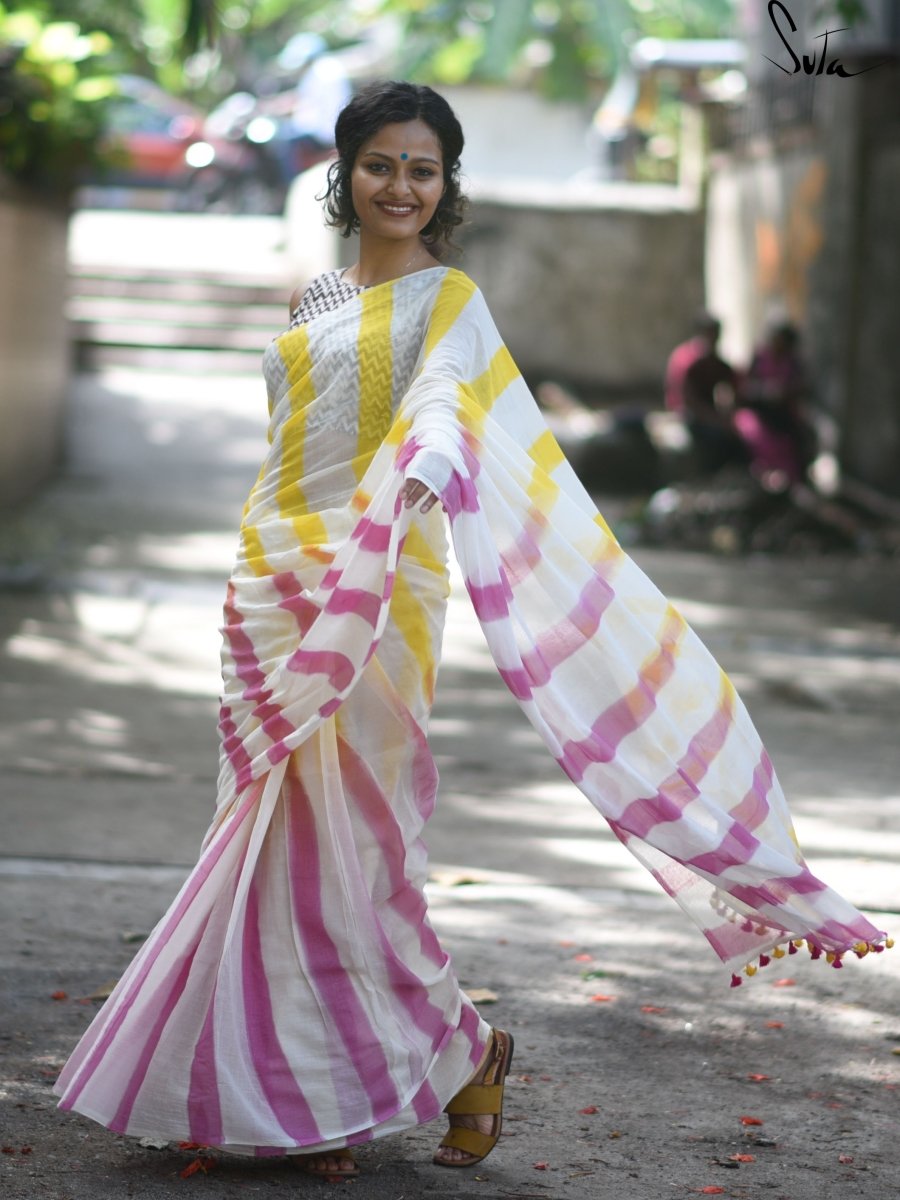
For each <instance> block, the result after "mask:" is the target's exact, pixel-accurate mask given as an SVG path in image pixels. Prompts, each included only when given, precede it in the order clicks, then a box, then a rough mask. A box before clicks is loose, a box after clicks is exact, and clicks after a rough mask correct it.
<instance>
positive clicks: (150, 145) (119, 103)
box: [90, 75, 204, 188]
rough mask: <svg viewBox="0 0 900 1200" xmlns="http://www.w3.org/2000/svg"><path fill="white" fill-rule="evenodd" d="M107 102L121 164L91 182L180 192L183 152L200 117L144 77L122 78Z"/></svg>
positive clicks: (186, 172)
mask: <svg viewBox="0 0 900 1200" xmlns="http://www.w3.org/2000/svg"><path fill="white" fill-rule="evenodd" d="M117 82H118V85H119V92H120V94H119V96H117V97H115V98H114V99H112V100H111V101H110V102H109V120H108V125H107V134H108V137H109V140H110V144H111V145H114V146H116V147H121V149H122V150H124V152H125V156H126V162H125V163H123V164H122V165H121V166H119V165H117V166H115V167H113V168H111V169H110V170H109V171H106V172H104V173H103V176H102V177H100V178H94V179H92V180H91V181H90V182H91V183H92V184H94V185H98V184H99V185H100V186H103V185H104V184H106V185H110V186H115V187H171V188H180V187H182V186H183V185H184V183H185V182H186V181H187V179H188V177H189V175H190V169H189V168H188V166H187V164H186V163H185V159H184V152H185V150H186V149H187V147H188V146H189V145H190V143H191V142H192V141H194V140H195V139H196V138H198V137H200V136H201V135H202V130H203V120H204V114H203V113H202V112H200V110H199V109H197V108H195V107H194V106H193V105H192V104H190V103H189V102H188V101H187V100H182V99H180V98H179V97H176V96H171V95H169V93H168V92H165V91H163V89H162V88H160V87H158V86H157V84H155V83H152V82H151V81H150V80H149V79H142V78H141V77H140V76H138V75H122V76H120V77H119V79H118V80H117Z"/></svg>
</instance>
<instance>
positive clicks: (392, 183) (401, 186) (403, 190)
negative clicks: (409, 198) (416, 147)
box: [388, 171, 409, 196]
mask: <svg viewBox="0 0 900 1200" xmlns="http://www.w3.org/2000/svg"><path fill="white" fill-rule="evenodd" d="M388 191H390V192H391V193H392V194H393V195H395V196H405V195H406V194H407V193H408V192H409V180H408V179H407V177H406V172H405V171H397V172H396V173H395V174H394V175H392V176H391V178H390V180H389V182H388Z"/></svg>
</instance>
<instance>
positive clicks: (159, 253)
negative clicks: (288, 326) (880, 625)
mask: <svg viewBox="0 0 900 1200" xmlns="http://www.w3.org/2000/svg"><path fill="white" fill-rule="evenodd" d="M826 29H830V30H832V31H833V32H832V33H831V34H830V40H828V41H827V43H826V42H825V41H824V40H823V36H822V35H823V32H824V31H825V30H826ZM836 30H840V32H834V31H836ZM898 49H900V6H898V5H896V4H894V3H890V2H889V0H833V2H831V3H807V2H805V0H804V3H802V4H800V3H798V2H796V0H795V3H793V4H792V5H790V4H777V5H774V6H773V5H768V4H766V3H765V2H764V0H690V2H686V3H675V2H674V0H660V2H651V0H609V3H604V4H602V5H599V4H594V3H589V2H587V0H446V2H444V3H434V4H432V3H429V4H423V3H421V2H420V0H255V2H254V0H233V2H231V0H224V2H223V3H218V4H214V3H212V2H211V0H121V3H117V4H116V5H114V6H113V5H108V4H103V3H101V2H100V0H29V2H23V3H16V2H10V0H3V2H0V263H2V273H0V364H2V368H0V369H2V375H0V389H2V390H0V417H2V427H3V429H4V437H3V439H2V441H0V502H2V503H3V504H4V505H5V506H6V507H7V508H10V509H12V508H14V507H15V506H18V505H21V504H22V503H23V502H25V501H27V500H28V499H29V498H30V497H34V495H35V494H36V493H39V492H40V489H41V488H42V487H43V486H44V484H45V483H46V481H47V480H48V479H50V478H52V477H53V475H54V473H55V472H57V471H58V470H59V468H60V466H61V464H62V463H63V461H64V456H65V453H66V437H65V421H66V397H67V395H68V392H69V390H70V382H71V380H72V378H73V373H82V374H83V373H85V372H87V373H91V372H94V373H96V372H98V371H103V370H106V369H110V368H114V367H128V368H133V369H135V370H138V371H140V370H141V369H156V368H160V369H162V370H164V371H169V372H176V373H177V372H187V373H189V374H190V373H192V372H201V373H206V374H208V373H209V372H210V371H216V370H224V371H226V372H229V373H231V374H234V373H235V372H238V373H241V372H245V373H248V374H253V373H254V372H255V370H256V362H257V360H258V355H259V352H260V351H261V349H262V348H263V347H264V346H265V343H266V341H267V340H268V338H269V337H271V336H272V335H273V334H274V333H275V332H277V330H278V329H280V328H281V327H282V326H283V323H284V320H283V317H284V298H285V296H286V295H288V294H289V293H290V291H291V290H292V289H293V287H295V286H296V285H297V284H298V283H299V282H301V281H302V280H303V279H305V278H308V277H310V276H312V275H314V274H315V273H317V272H319V271H321V270H325V269H328V268H330V267H332V266H334V265H337V264H339V263H343V262H347V261H350V260H352V257H353V246H352V243H346V242H342V241H341V240H340V239H339V238H337V237H335V236H334V235H333V234H332V233H330V232H329V231H327V230H325V228H324V226H323V224H322V219H321V207H320V205H319V203H318V201H317V200H316V196H317V195H318V194H319V193H320V191H321V188H322V184H323V180H324V172H325V171H326V170H327V165H328V161H329V158H330V155H331V152H332V140H331V137H332V135H331V130H332V128H333V122H334V117H335V114H336V112H337V111H339V109H340V107H341V106H342V105H343V104H344V103H346V101H347V99H348V98H349V96H350V95H351V94H352V93H353V91H354V90H355V89H357V88H358V87H359V86H361V85H362V84H364V83H366V82H368V81H369V80H372V79H376V78H384V77H388V76H391V77H403V78H410V79H415V80H419V81H423V82H427V83H430V84H433V85H434V86H436V87H439V88H440V89H442V90H443V92H444V93H445V94H446V95H447V97H448V99H449V100H450V102H451V103H452V104H453V105H454V107H455V108H456V110H457V111H458V114H459V116H460V118H461V120H462V123H463V126H464V129H465V131H466V138H467V144H466V150H465V154H464V162H463V167H464V172H465V175H466V177H467V179H468V183H469V189H470V193H471V196H472V199H473V205H472V210H471V220H470V221H469V223H468V225H467V226H466V227H465V229H464V231H463V234H462V238H461V241H462V251H463V254H462V257H461V259H460V260H459V263H460V265H461V266H463V268H464V269H465V270H466V271H468V273H469V274H471V275H472V276H473V277H474V278H475V280H476V282H477V283H478V284H479V285H480V286H481V287H482V289H483V290H484V292H485V293H486V295H487V299H488V301H489V303H490V305H491V308H492V310H493V312H494V315H495V318H496V320H497V323H498V325H499V327H500V329H501V330H502V332H503V334H504V336H505V337H506V339H507V341H508V343H509V345H510V348H511V350H512V352H513V355H514V356H515V357H516V359H517V361H518V362H519V364H520V366H521V368H522V370H523V372H524V373H525V375H526V377H527V378H528V380H529V382H531V383H532V384H533V385H534V387H535V390H536V391H537V394H538V396H539V399H540V400H541V402H542V404H544V406H545V408H546V410H547V414H548V419H549V420H550V421H551V423H552V424H553V427H554V429H555V431H556V432H557V434H558V436H559V437H560V440H561V441H562V442H563V444H564V446H565V448H566V450H567V451H568V452H569V453H570V455H571V457H572V458H573V461H574V462H575V464H576V467H577V468H578V469H579V471H580V472H581V473H582V475H583V477H584V478H585V481H586V483H587V484H588V485H589V486H590V487H591V488H592V489H593V490H595V491H599V492H600V493H603V494H608V495H620V496H628V497H631V498H632V500H631V502H630V503H629V504H628V505H626V506H625V508H624V509H623V518H622V532H623V536H624V537H626V539H627V538H629V537H631V538H648V539H650V540H653V539H654V538H656V539H657V540H659V539H660V538H665V539H667V540H668V541H675V542H677V541H679V540H683V541H685V542H686V543H687V544H691V545H700V546H703V547H706V546H711V547H712V548H713V549H716V548H719V549H725V550H728V551H732V550H736V551H740V550H745V549H748V548H749V549H764V550H775V551H778V550H784V549H788V550H796V549H798V548H801V549H802V548H804V547H806V546H808V545H813V546H814V547H815V548H817V549H818V548H825V549H835V548H838V549H850V550H853V549H860V548H863V549H870V548H872V547H873V546H874V547H876V548H877V549H879V550H884V551H886V552H888V553H896V551H897V549H898V539H897V536H896V529H895V525H896V521H897V518H898V515H900V471H898V466H897V464H898V460H900V339H898V338H897V336H896V329H897V319H898V315H900V314H898V292H897V283H896V269H895V268H896V263H897V262H898V261H900V210H898V208H897V205H896V202H895V197H896V195H897V194H898V185H900V132H898V130H900V120H898V118H900V111H898V108H900V101H898V97H900V88H898V86H897V85H898ZM804 55H805V56H806V58H805V59H804V57H803V56H804ZM701 310H705V311H707V312H708V313H711V314H712V315H713V317H714V318H715V321H712V322H710V321H709V320H708V319H707V320H706V325H705V329H704V318H703V317H702V315H700V314H701ZM698 322H699V323H698ZM717 323H718V324H717ZM779 331H780V332H779ZM782 335H784V336H782ZM785 338H786V339H787V340H786V341H785ZM779 339H780V340H779ZM673 352H676V353H675V354H674V356H673ZM697 362H699V364H700V365H699V367H696V366H695V364H696V363H697ZM704 506H705V507H704ZM710 509H711V511H712V517H711V518H709V519H707V518H705V517H704V516H703V513H704V512H706V511H707V510H710Z"/></svg>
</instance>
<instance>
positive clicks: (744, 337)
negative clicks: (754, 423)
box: [706, 61, 900, 496]
mask: <svg viewBox="0 0 900 1200" xmlns="http://www.w3.org/2000/svg"><path fill="white" fill-rule="evenodd" d="M848 65H850V66H851V67H852V66H853V64H849V63H848ZM898 95H900V65H898V63H897V62H896V61H893V62H888V63H886V64H885V65H883V66H879V67H878V68H877V69H875V70H872V71H869V72H867V73H865V74H863V75H860V76H858V77H857V78H855V79H846V80H845V79H840V78H839V77H831V78H829V77H827V76H824V77H822V78H821V79H819V80H817V81H816V95H815V113H816V120H815V124H814V125H812V126H810V127H808V128H807V129H805V130H797V131H791V132H792V135H793V136H792V137H791V138H790V139H787V138H783V139H781V140H780V141H779V142H778V143H775V144H773V145H770V146H769V152H768V154H766V155H762V154H761V152H760V147H759V146H756V147H753V148H750V149H745V150H744V152H742V153H740V154H735V155H733V156H731V157H725V158H723V159H721V160H720V161H719V162H718V163H717V165H716V166H715V168H714V170H713V173H712V179H711V182H710V185H709V190H708V213H709V220H708V228H707V267H706V273H707V293H708V297H709V304H710V307H711V308H712V309H713V310H714V311H715V312H717V313H718V314H719V315H720V316H721V317H722V318H723V320H724V323H725V329H724V337H723V349H724V351H725V352H726V354H730V355H731V356H732V358H733V359H734V360H735V361H736V362H737V363H739V364H740V363H742V362H746V359H747V357H748V355H749V352H750V349H751V346H752V344H753V343H754V341H755V340H756V339H757V338H758V337H759V335H760V333H761V332H762V329H763V327H764V324H765V322H766V320H767V319H768V318H769V317H771V316H775V315H786V316H788V317H790V318H791V319H792V320H794V321H795V322H796V323H797V324H798V325H799V327H800V329H801V330H802V332H803V335H804V344H805V350H806V355H807V359H808V362H809V366H810V369H811V372H812V375H813V379H814V382H815V387H816V398H817V402H818V404H819V405H820V407H821V409H822V410H823V411H824V412H826V413H827V414H828V415H830V417H831V418H832V419H833V421H834V423H835V426H836V429H837V436H838V444H837V449H838V454H839V458H840V462H841V465H842V467H843V469H844V471H845V473H846V474H847V475H849V476H851V477H853V478H855V479H857V480H859V481H861V482H862V483H865V484H867V485H868V486H869V487H873V488H876V489H879V490H881V491H883V492H885V493H888V494H890V495H895V496H897V495H900V467H898V464H900V337H898V330H900V273H898V264H900V206H898V203H897V197H898V195H900V105H898V101H897V97H898Z"/></svg>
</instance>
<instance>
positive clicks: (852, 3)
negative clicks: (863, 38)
mask: <svg viewBox="0 0 900 1200" xmlns="http://www.w3.org/2000/svg"><path fill="white" fill-rule="evenodd" d="M869 15H870V14H869V9H868V6H867V3H866V0H825V2H823V3H820V4H819V5H818V6H817V8H816V18H817V19H818V18H821V17H839V18H840V20H842V21H844V22H845V24H846V25H847V26H849V27H852V26H854V25H864V24H865V23H866V22H867V21H868V19H869Z"/></svg>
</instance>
